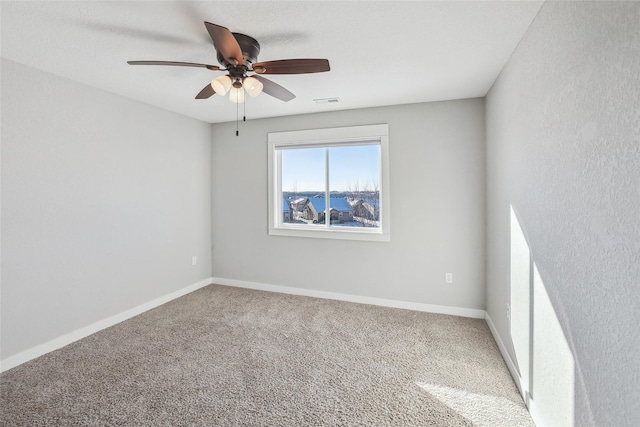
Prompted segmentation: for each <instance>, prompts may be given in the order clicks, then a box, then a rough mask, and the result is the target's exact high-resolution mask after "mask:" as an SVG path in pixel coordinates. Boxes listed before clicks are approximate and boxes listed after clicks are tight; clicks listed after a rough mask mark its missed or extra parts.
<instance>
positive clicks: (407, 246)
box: [212, 99, 485, 309]
mask: <svg viewBox="0 0 640 427" xmlns="http://www.w3.org/2000/svg"><path fill="white" fill-rule="evenodd" d="M249 107H250V104H249ZM378 123H388V124H389V150H390V156H389V158H390V175H391V242H389V243H381V242H356V241H345V240H324V239H307V238H294V237H282V236H269V235H267V133H268V132H278V131H289V130H300V129H315V128H326V127H339V126H352V125H365V124H378ZM235 127H236V124H235V123H226V124H217V125H214V126H213V146H212V194H214V199H213V201H212V230H213V238H212V246H213V247H212V256H213V276H214V277H222V278H225V279H234V280H244V281H249V282H258V283H264V284H271V285H281V286H289V287H297V288H305V289H312V290H319V291H326V292H336V293H342V294H349V295H357V296H366V297H377V298H385V299H392V300H400V301H410V302H416V303H426V304H438V305H446V306H454V307H464V308H475V309H484V300H485V297H484V293H485V289H484V288H485V285H484V275H485V274H484V268H485V255H484V254H485V202H484V198H485V194H484V175H485V174H484V168H485V150H484V101H483V99H470V100H460V101H448V102H437V103H426V104H413V105H404V106H393V107H382V108H371V109H362V110H349V111H340V112H330V113H318V114H310V115H300V116H294V117H283V118H273V119H264V120H249V121H247V122H245V123H240V136H239V137H236V136H235ZM447 271H450V272H453V274H454V283H453V285H446V284H445V283H444V274H445V272H447Z"/></svg>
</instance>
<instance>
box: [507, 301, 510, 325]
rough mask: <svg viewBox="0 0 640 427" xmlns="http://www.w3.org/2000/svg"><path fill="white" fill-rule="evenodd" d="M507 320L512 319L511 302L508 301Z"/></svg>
mask: <svg viewBox="0 0 640 427" xmlns="http://www.w3.org/2000/svg"><path fill="white" fill-rule="evenodd" d="M507 320H508V321H511V304H509V303H507Z"/></svg>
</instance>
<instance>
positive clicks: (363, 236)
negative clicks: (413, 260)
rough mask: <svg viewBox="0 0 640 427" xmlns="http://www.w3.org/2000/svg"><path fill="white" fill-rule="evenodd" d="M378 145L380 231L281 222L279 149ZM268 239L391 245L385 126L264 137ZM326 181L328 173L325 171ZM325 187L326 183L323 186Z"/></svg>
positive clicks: (328, 222)
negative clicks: (334, 240) (363, 242)
mask: <svg viewBox="0 0 640 427" xmlns="http://www.w3.org/2000/svg"><path fill="white" fill-rule="evenodd" d="M358 144H376V145H377V144H379V145H380V181H381V182H380V207H381V209H380V227H375V228H374V227H340V226H331V224H330V221H325V222H326V223H325V224H305V225H301V224H291V223H285V222H283V220H282V176H281V175H282V173H281V153H282V149H286V148H294V147H304V148H314V147H331V146H341V145H345V146H353V145H358ZM267 158H268V198H269V200H268V209H269V215H268V216H269V235H273V236H292V237H311V238H321V239H342V240H368V241H377V242H389V241H391V218H390V212H391V205H390V200H391V196H390V189H391V187H390V184H389V125H387V124H377V125H367V126H350V127H341V128H327V129H312V130H302V131H290V132H272V133H269V134H268V154H267ZM325 178H326V179H327V181H328V171H325ZM327 185H328V182H327Z"/></svg>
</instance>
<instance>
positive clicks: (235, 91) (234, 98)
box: [229, 86, 244, 104]
mask: <svg viewBox="0 0 640 427" xmlns="http://www.w3.org/2000/svg"><path fill="white" fill-rule="evenodd" d="M229 99H230V100H231V102H233V103H235V104H242V103H243V102H244V90H242V86H241V87H239V88H237V87H232V88H231V90H230V91H229Z"/></svg>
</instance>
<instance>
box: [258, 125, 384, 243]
mask: <svg viewBox="0 0 640 427" xmlns="http://www.w3.org/2000/svg"><path fill="white" fill-rule="evenodd" d="M268 142H269V154H268V158H269V234H271V235H280V236H298V237H319V238H335V239H351V240H374V241H389V240H390V234H389V231H390V230H389V224H390V220H389V211H390V209H389V167H388V161H389V160H388V158H389V137H388V125H386V124H384V125H370V126H355V127H345V128H331V129H315V130H306V131H293V132H278V133H270V134H269V140H268Z"/></svg>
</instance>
